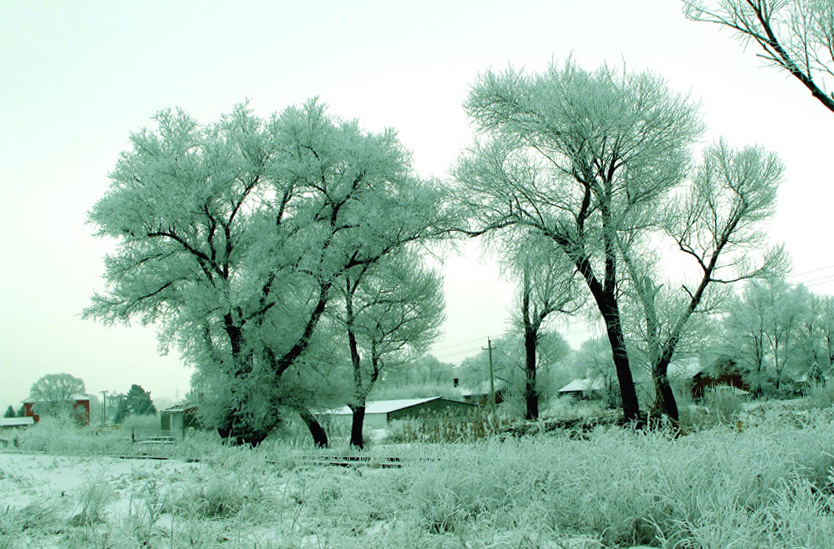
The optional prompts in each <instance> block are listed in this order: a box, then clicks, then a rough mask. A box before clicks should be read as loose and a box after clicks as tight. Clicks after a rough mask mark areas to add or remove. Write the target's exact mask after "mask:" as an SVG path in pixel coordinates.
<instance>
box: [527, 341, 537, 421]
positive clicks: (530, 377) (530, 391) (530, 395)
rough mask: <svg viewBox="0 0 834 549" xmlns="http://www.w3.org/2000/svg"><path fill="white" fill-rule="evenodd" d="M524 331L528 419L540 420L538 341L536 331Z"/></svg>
mask: <svg viewBox="0 0 834 549" xmlns="http://www.w3.org/2000/svg"><path fill="white" fill-rule="evenodd" d="M530 328H531V329H529V330H528V329H527V327H525V330H524V353H525V368H524V372H525V374H526V375H525V377H526V384H525V386H524V401H525V403H526V413H525V416H524V417H525V418H526V419H539V392H538V390H537V388H536V340H537V337H536V336H537V334H536V332H535V331H534V330H532V326H531V327H530Z"/></svg>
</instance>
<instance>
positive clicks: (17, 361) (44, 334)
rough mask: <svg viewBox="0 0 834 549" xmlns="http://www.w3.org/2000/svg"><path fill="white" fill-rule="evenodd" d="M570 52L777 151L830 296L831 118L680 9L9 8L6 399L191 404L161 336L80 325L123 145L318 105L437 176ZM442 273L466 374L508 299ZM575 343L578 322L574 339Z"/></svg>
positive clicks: (4, 111) (2, 28)
mask: <svg viewBox="0 0 834 549" xmlns="http://www.w3.org/2000/svg"><path fill="white" fill-rule="evenodd" d="M571 53H572V54H573V57H574V58H575V59H576V60H577V61H578V62H579V64H580V65H582V66H583V67H584V68H587V69H592V68H595V67H597V66H598V65H599V64H601V63H603V62H608V63H609V64H612V65H615V66H618V67H619V66H622V64H623V63H625V64H626V66H627V67H628V68H629V70H643V69H649V70H651V71H653V72H655V73H656V74H659V75H661V76H663V77H665V78H666V79H667V81H668V83H669V86H670V87H671V88H672V89H674V90H676V91H680V92H690V93H691V94H692V95H693V96H694V97H696V98H699V99H700V100H701V102H702V110H703V114H704V119H705V122H706V124H707V126H708V128H709V130H708V132H707V138H706V141H707V142H709V141H713V140H715V139H716V138H717V137H718V136H719V135H723V136H724V137H726V138H727V139H728V140H729V142H730V144H731V145H733V146H743V145H747V144H754V143H760V144H762V145H764V146H765V147H767V148H768V149H771V150H774V151H776V152H778V153H779V154H780V155H781V157H782V159H783V161H784V163H785V165H786V167H787V173H786V181H785V183H784V184H783V186H782V189H781V191H780V196H779V204H778V208H777V214H776V217H775V218H774V220H773V222H772V223H771V225H770V234H771V237H772V240H773V241H774V242H785V243H786V245H787V248H788V250H789V251H790V253H791V255H792V257H793V264H794V273H795V274H794V275H793V276H792V277H791V281H793V282H807V283H808V285H809V287H810V289H811V290H812V291H815V292H818V293H831V292H834V258H832V255H831V249H832V247H831V244H830V242H829V238H830V237H829V233H830V230H829V227H830V225H831V215H832V214H831V213H830V212H831V204H830V201H831V199H832V197H834V190H832V183H834V181H833V180H832V175H831V168H830V165H831V156H832V148H831V141H830V139H829V136H830V132H831V129H832V128H834V114H832V113H830V112H828V111H826V110H825V109H824V108H823V107H822V106H821V105H819V104H818V103H817V102H816V101H815V100H813V99H812V98H811V96H810V94H809V93H808V92H807V91H806V90H805V89H804V88H803V87H802V86H801V85H800V84H799V83H798V82H796V81H795V80H793V79H789V78H788V77H786V76H785V75H784V74H783V73H780V72H777V71H776V70H774V69H771V68H766V67H764V66H763V62H762V61H761V60H760V59H758V58H757V57H756V56H755V54H756V53H757V51H756V50H755V49H754V48H753V47H752V46H751V47H750V48H748V50H747V51H746V52H745V51H743V49H742V48H741V47H740V45H739V43H738V42H736V41H735V40H733V38H732V37H731V35H730V34H729V33H728V32H726V31H719V29H718V28H717V27H713V26H710V25H706V24H702V23H693V22H690V21H688V20H686V18H685V17H684V16H683V14H682V11H681V5H680V3H679V2H678V1H677V0H630V1H628V2H625V1H623V0H584V1H581V2H578V1H575V0H542V1H517V2H506V1H483V0H478V1H475V0H472V1H453V0H444V1H434V0H431V1H426V0H424V1H421V2H392V1H379V2H370V1H367V2H357V1H342V2H337V1H330V2H324V1H318V2H316V1H307V2H297V1H293V2H288V1H282V0H278V1H275V0H273V1H252V2H245V3H243V2H241V3H232V2H219V1H206V0H200V1H193V2H179V1H178V2H173V1H158V2H130V3H128V2H105V1H91V0H86V1H84V2H64V1H57V0H56V1H53V2H40V1H22V0H20V1H14V0H8V1H5V2H3V3H2V4H1V5H0V205H2V209H3V213H2V215H0V254H1V255H0V257H2V259H3V262H4V266H3V268H2V270H0V406H2V408H3V409H5V407H6V406H7V405H8V404H13V405H14V406H15V408H17V406H18V405H19V404H20V402H21V401H22V400H23V399H25V398H26V397H27V396H28V393H29V388H30V387H31V385H32V384H33V383H34V382H35V381H36V380H37V379H38V378H40V377H41V376H43V375H45V374H49V373H63V372H66V373H70V374H72V375H74V376H77V377H80V378H82V379H83V380H84V381H85V383H86V387H87V390H88V392H96V393H98V392H99V391H102V390H108V391H111V392H112V391H117V392H126V391H127V390H128V388H129V387H130V384H131V383H138V384H140V385H142V386H143V387H144V388H145V389H147V390H149V391H151V393H152V396H153V397H154V398H158V397H166V398H175V397H177V396H179V397H182V396H183V395H184V394H185V393H186V392H187V391H188V388H189V379H190V376H191V370H190V369H189V368H187V367H185V366H184V365H183V363H182V361H181V360H180V359H179V357H178V356H177V355H176V353H175V352H172V353H171V354H170V355H168V356H165V357H160V356H159V354H158V352H157V344H156V339H155V335H154V330H153V329H152V328H142V327H140V326H131V327H116V328H106V327H103V326H101V325H99V324H96V323H93V322H92V321H82V320H81V318H80V313H81V311H82V310H83V308H84V307H85V306H86V305H87V303H88V301H89V298H90V295H91V294H92V293H93V292H94V291H95V290H97V289H99V290H100V289H101V288H102V287H103V284H102V279H101V274H102V272H103V263H102V258H103V256H104V254H105V253H106V252H107V251H108V250H111V249H113V244H112V242H107V241H101V240H99V239H97V238H94V237H93V236H92V232H93V227H92V226H90V225H87V224H86V223H85V220H86V214H87V212H88V211H89V209H90V208H91V207H92V205H93V204H94V203H95V201H96V200H97V199H98V198H100V197H101V196H102V195H103V194H104V193H105V191H106V190H107V188H108V185H109V180H108V178H107V174H108V172H109V171H110V170H111V169H112V168H113V166H114V165H115V162H116V159H117V157H118V155H119V153H120V152H121V151H122V150H125V149H127V147H128V136H129V134H130V132H132V131H135V130H137V129H139V128H141V127H142V126H146V125H149V123H150V120H149V118H150V116H151V115H153V114H154V113H155V112H156V111H158V110H160V109H164V108H168V107H181V108H183V109H184V110H186V111H187V112H189V113H191V114H192V115H194V116H196V117H197V118H198V119H200V120H202V121H204V122H210V121H214V120H216V119H217V118H218V117H219V116H220V115H221V114H222V113H225V112H229V111H230V110H231V108H232V107H233V106H234V105H235V104H236V103H239V102H242V101H244V100H247V99H248V100H249V101H250V106H251V107H252V108H253V109H254V110H255V111H256V112H257V113H258V114H259V115H261V116H268V115H269V114H271V113H272V112H275V111H280V110H282V109H284V108H285V107H287V106H289V105H292V104H298V103H301V102H303V101H305V100H306V99H308V98H310V97H312V96H319V97H320V98H321V99H322V100H323V101H324V102H325V103H327V104H328V105H329V108H330V112H331V113H332V114H334V115H337V116H339V117H342V118H350V119H352V118H357V119H358V120H359V122H360V124H361V125H362V126H363V127H364V128H366V129H368V130H374V131H377V130H381V129H382V128H384V127H393V128H395V129H396V130H398V132H399V135H400V138H401V140H402V141H403V143H404V144H405V146H406V147H408V148H409V149H410V150H411V151H413V153H414V162H415V167H416V169H417V170H418V171H419V172H420V173H421V174H422V175H434V176H437V177H441V178H443V177H447V173H448V170H449V168H450V166H451V165H452V164H453V163H454V162H455V160H456V159H457V158H458V156H459V155H460V153H461V151H462V150H463V149H464V148H465V147H466V146H467V145H468V144H469V143H470V142H471V139H472V131H471V128H470V127H469V125H468V122H467V120H466V117H465V115H464V113H463V110H462V108H461V104H462V103H463V101H464V100H465V98H466V96H467V94H468V91H469V89H470V86H471V85H472V83H473V82H474V80H475V78H476V76H477V75H478V74H479V73H480V72H483V71H485V70H487V69H490V68H493V69H498V70H500V69H503V68H506V67H508V66H510V65H512V66H513V67H516V68H526V69H527V70H530V71H540V70H542V69H544V68H545V67H546V66H547V64H548V63H549V62H550V61H551V60H555V61H561V60H564V59H565V58H567V57H568V56H569V55H571ZM465 250H466V251H467V253H466V254H464V255H463V256H460V257H458V256H450V257H449V258H447V259H446V262H445V269H444V272H445V276H446V293H447V296H446V300H447V322H446V325H445V336H444V337H443V339H441V340H440V341H439V342H438V343H437V344H436V345H435V354H436V356H438V357H439V358H441V359H443V360H446V361H449V362H457V361H459V360H461V359H462V358H464V357H466V356H468V355H471V354H474V353H476V352H477V351H478V350H479V349H480V347H481V346H482V345H484V344H485V343H486V338H487V337H488V336H492V337H496V336H499V335H501V333H502V332H504V330H505V324H506V321H507V318H508V316H509V313H508V305H509V303H510V287H509V286H508V285H507V284H506V283H501V282H500V281H499V280H498V270H497V268H496V267H495V266H494V264H493V263H492V262H491V261H489V260H484V259H479V253H478V251H477V249H476V246H473V245H467V246H465ZM567 332H568V336H569V339H570V340H571V341H572V342H573V343H576V342H578V341H581V339H583V338H584V337H587V335H588V332H587V329H583V328H581V327H576V328H569V329H568V330H567Z"/></svg>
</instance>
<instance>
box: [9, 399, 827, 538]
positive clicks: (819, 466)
mask: <svg viewBox="0 0 834 549" xmlns="http://www.w3.org/2000/svg"><path fill="white" fill-rule="evenodd" d="M832 420H834V409H832V408H827V409H822V410H820V409H804V410H800V409H790V408H778V409H777V408H767V407H760V408H756V409H755V410H753V411H748V412H744V413H743V414H742V415H739V416H738V417H737V418H734V419H733V421H732V422H727V423H723V424H717V425H711V426H708V427H706V428H704V429H702V430H700V431H698V432H694V433H692V434H689V435H687V436H682V437H677V438H676V437H673V436H670V435H669V434H668V433H663V432H648V433H647V432H633V431H628V430H624V429H620V428H607V427H606V428H600V429H598V430H597V431H595V432H593V433H592V434H591V435H589V436H588V437H587V438H586V439H577V438H575V437H573V438H572V437H569V436H567V435H566V434H564V433H557V434H550V435H537V436H531V437H524V438H499V437H492V438H489V439H486V440H483V441H480V442H477V443H472V444H414V445H410V446H403V445H394V444H380V445H376V446H374V447H372V448H371V449H370V450H369V451H368V452H369V453H370V454H371V455H379V456H383V455H392V454H394V455H397V456H400V457H401V458H402V460H403V461H402V463H403V467H402V468H391V469H387V468H380V467H375V466H374V465H373V461H372V462H371V464H370V465H362V466H357V467H333V466H326V465H310V463H309V461H305V459H304V456H309V455H310V454H311V453H313V452H314V451H313V449H311V448H310V449H298V448H291V447H282V446H281V445H280V444H273V445H265V447H263V448H260V449H258V450H251V449H242V448H228V447H221V446H219V445H214V446H212V445H211V444H202V445H199V448H198V447H197V446H191V447H189V446H188V443H185V444H183V443H180V444H178V445H177V446H176V447H174V448H173V449H172V453H173V454H177V453H178V452H179V453H180V454H181V455H182V457H185V456H186V455H188V456H193V454H194V452H195V451H197V450H199V452H200V453H201V459H200V461H199V462H188V461H186V460H184V459H171V460H149V459H119V458H114V457H107V456H104V455H100V451H101V445H102V442H101V441H98V442H96V440H97V439H95V435H92V434H90V432H89V430H83V429H79V430H72V429H70V430H69V431H67V430H61V431H56V430H55V426H54V425H53V426H52V427H50V426H48V425H47V426H44V427H43V428H41V426H38V427H35V428H32V429H31V430H29V431H26V432H20V434H18V435H16V436H17V437H18V439H19V440H16V441H15V443H16V444H17V448H18V449H17V450H15V453H13V452H12V446H7V450H6V451H5V453H4V451H3V450H2V449H0V549H5V548H17V547H60V548H74V547H79V548H80V547H102V548H104V547H108V548H109V547H113V548H122V547H131V548H132V547H160V548H178V547H251V548H256V547H257V548H264V547H362V548H363V549H366V548H373V547H392V548H393V547H398V548H399V547H472V548H487V547H506V548H515V547H529V548H533V547H552V548H568V547H570V548H574V549H579V548H587V549H590V548H602V547H623V548H627V547H668V548H678V549H695V548H701V547H704V548H712V547H730V546H732V547H745V548H748V547H750V548H755V547H762V548H764V547H767V548H771V547H773V548H780V547H809V548H827V547H831V546H834V545H833V544H834V469H832V466H834V421H832ZM48 429H53V431H51V432H50V431H48ZM39 430H40V431H39ZM33 441H34V442H33ZM45 441H51V444H53V445H54V447H55V448H54V449H53V450H49V449H48V448H46V447H44V444H46V442H45ZM85 441H86V446H85ZM94 442H95V444H94ZM35 443H37V445H38V449H39V450H40V452H28V451H27V452H21V451H20V449H23V450H26V449H27V447H29V448H31V446H29V445H30V444H35ZM90 447H93V448H95V452H93V454H94V455H84V454H85V452H87V453H89V450H88V449H89V448H90ZM85 448H87V450H85ZM72 449H75V451H71V450H72ZM68 454H74V455H68ZM319 455H321V454H319Z"/></svg>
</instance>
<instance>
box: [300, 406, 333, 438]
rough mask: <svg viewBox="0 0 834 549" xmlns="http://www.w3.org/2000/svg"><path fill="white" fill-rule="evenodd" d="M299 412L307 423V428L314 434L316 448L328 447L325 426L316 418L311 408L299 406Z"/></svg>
mask: <svg viewBox="0 0 834 549" xmlns="http://www.w3.org/2000/svg"><path fill="white" fill-rule="evenodd" d="M298 414H299V415H300V416H301V419H302V420H303V421H304V423H305V424H306V425H307V428H308V429H309V430H310V434H311V435H313V443H314V444H315V445H316V448H327V447H328V445H329V441H328V440H327V433H326V432H325V430H324V427H322V426H321V423H319V421H318V420H317V419H316V416H314V415H313V414H312V413H311V412H310V410H308V409H306V408H299V409H298Z"/></svg>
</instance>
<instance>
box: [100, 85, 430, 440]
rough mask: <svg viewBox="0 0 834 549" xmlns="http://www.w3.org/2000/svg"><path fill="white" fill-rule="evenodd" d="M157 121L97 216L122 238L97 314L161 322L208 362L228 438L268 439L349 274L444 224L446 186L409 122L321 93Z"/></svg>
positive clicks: (168, 114) (219, 420) (208, 398)
mask: <svg viewBox="0 0 834 549" xmlns="http://www.w3.org/2000/svg"><path fill="white" fill-rule="evenodd" d="M154 120H155V127H154V128H152V129H143V130H141V131H139V132H137V133H134V134H133V135H131V144H132V149H131V150H130V151H127V152H125V153H123V154H122V157H121V159H120V160H119V161H118V163H117V165H116V167H115V169H114V170H113V172H112V173H111V175H110V176H111V180H112V184H111V188H110V190H109V191H108V192H107V194H106V195H105V196H104V198H102V199H101V200H100V201H99V202H98V203H97V204H96V205H95V207H94V208H93V209H92V211H91V212H90V214H89V218H90V221H91V222H92V223H93V224H94V225H95V226H96V227H97V234H98V235H100V236H107V237H110V238H113V239H115V240H116V241H117V242H118V250H117V252H116V253H115V254H113V255H111V256H109V257H107V258H106V261H105V266H106V271H105V275H104V276H105V279H106V281H107V287H106V290H105V292H104V293H103V294H101V295H98V294H97V295H95V296H94V297H93V304H92V306H91V307H89V308H88V309H87V310H86V311H85V316H87V317H94V318H97V319H100V320H102V321H104V322H129V321H130V320H132V319H139V320H141V321H142V322H143V323H146V324H147V323H154V324H156V325H158V326H159V329H160V338H161V341H162V344H163V345H164V346H165V345H169V344H175V345H177V346H179V348H180V349H181V350H182V352H183V355H184V357H185V358H186V359H187V360H188V361H189V362H190V363H192V364H194V365H195V366H196V367H197V368H198V369H201V370H205V372H206V374H207V375H206V376H205V377H204V381H205V382H206V386H205V389H206V394H205V399H204V401H203V404H204V405H205V407H206V409H209V408H213V413H212V414H211V415H212V417H213V418H214V419H215V424H216V425H217V426H218V429H219V431H220V433H221V435H222V436H223V437H224V438H227V439H229V440H232V441H234V442H238V443H243V442H245V443H254V444H256V443H258V442H260V441H261V440H263V438H264V437H265V436H266V435H267V434H268V433H269V431H270V430H271V429H272V427H273V426H274V425H275V423H276V421H277V418H278V415H279V414H278V408H279V407H280V404H281V403H280V397H281V396H282V395H284V394H286V392H284V391H282V390H281V378H282V376H283V374H284V373H285V372H287V371H288V370H289V369H290V368H291V367H292V366H293V365H294V364H295V363H296V361H298V360H300V357H301V356H302V355H303V354H304V352H305V350H306V349H307V348H308V347H309V345H310V342H311V341H312V340H313V336H314V333H315V330H316V326H317V325H318V323H319V320H320V319H321V317H322V315H323V313H324V311H325V309H326V306H327V303H328V300H329V299H330V297H331V290H332V288H333V284H334V282H335V281H336V280H338V279H339V277H341V276H342V275H343V274H344V272H345V271H346V270H349V269H351V268H353V267H357V266H362V265H366V264H372V263H375V262H376V261H378V260H380V258H383V257H385V256H386V255H387V254H389V253H391V252H392V251H394V250H396V249H398V248H399V247H400V246H402V245H403V244H405V243H407V242H411V241H415V240H418V239H421V238H425V237H427V236H430V235H432V234H435V230H434V226H435V225H434V224H435V223H436V222H437V221H438V218H439V212H440V210H441V195H440V193H439V192H438V191H437V190H436V189H435V187H434V185H433V184H432V183H431V182H427V181H422V180H420V179H418V178H416V177H415V176H414V175H413V174H412V172H411V169H410V157H409V154H408V153H407V152H406V151H405V150H404V149H403V148H402V146H401V144H400V143H399V141H398V140H397V138H396V135H395V134H394V132H393V131H390V130H387V131H384V132H382V133H379V134H373V133H367V132H364V131H362V130H361V129H360V128H359V126H358V124H357V123H356V122H346V121H341V120H338V119H335V118H334V117H332V116H330V115H328V114H327V113H326V110H325V107H324V106H323V105H322V104H321V103H319V102H318V101H310V102H308V103H307V104H305V105H303V106H300V107H291V108H288V109H286V110H285V111H283V112H282V113H280V114H276V115H274V116H272V117H271V118H270V119H269V120H263V119H260V118H258V117H256V116H255V115H254V114H253V113H252V112H251V111H250V110H248V109H247V108H246V107H245V106H239V107H236V108H235V109H234V110H233V112H232V113H231V114H228V115H226V116H224V117H222V118H221V120H220V121H218V122H215V123H212V124H208V125H201V124H199V123H198V122H197V121H196V120H194V119H193V118H191V117H190V116H188V115H187V114H185V113H184V112H181V111H164V112H161V113H159V114H158V115H156V117H155V118H154ZM211 402H213V403H214V406H213V407H212V406H211V405H210V403H211Z"/></svg>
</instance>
